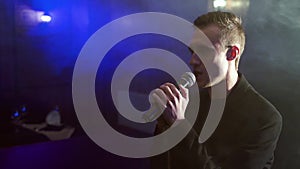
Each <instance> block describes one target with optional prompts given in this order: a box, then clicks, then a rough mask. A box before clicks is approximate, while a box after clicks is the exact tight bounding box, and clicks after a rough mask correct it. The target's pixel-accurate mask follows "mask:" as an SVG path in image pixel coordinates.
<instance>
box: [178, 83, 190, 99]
mask: <svg viewBox="0 0 300 169" xmlns="http://www.w3.org/2000/svg"><path fill="white" fill-rule="evenodd" d="M179 89H180V93H181V95H182V96H183V97H184V98H186V99H188V98H189V90H188V89H187V88H185V87H183V86H182V85H179Z"/></svg>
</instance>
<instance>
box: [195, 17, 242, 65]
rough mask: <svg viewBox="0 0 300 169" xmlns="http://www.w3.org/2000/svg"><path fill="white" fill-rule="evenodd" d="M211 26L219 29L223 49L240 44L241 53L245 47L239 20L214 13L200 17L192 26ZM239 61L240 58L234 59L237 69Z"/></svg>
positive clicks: (200, 27)
mask: <svg viewBox="0 0 300 169" xmlns="http://www.w3.org/2000/svg"><path fill="white" fill-rule="evenodd" d="M212 24H214V25H217V26H218V27H219V28H220V34H221V39H220V41H221V43H222V46H223V47H227V46H231V45H232V44H240V54H242V53H243V51H244V47H245V31H244V28H243V26H242V20H241V18H239V17H237V16H236V15H234V14H233V13H230V12H221V11H216V12H209V13H207V14H205V15H201V16H199V17H198V18H197V19H196V20H195V21H194V25H195V26H196V27H198V28H199V29H202V28H204V27H206V26H209V25H212ZM239 60H240V57H238V58H237V59H236V63H235V65H236V68H238V64H239Z"/></svg>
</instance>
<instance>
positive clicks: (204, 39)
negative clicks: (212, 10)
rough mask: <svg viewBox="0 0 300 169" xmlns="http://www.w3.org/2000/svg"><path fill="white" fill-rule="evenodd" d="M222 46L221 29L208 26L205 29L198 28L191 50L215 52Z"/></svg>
mask: <svg viewBox="0 0 300 169" xmlns="http://www.w3.org/2000/svg"><path fill="white" fill-rule="evenodd" d="M219 45H220V29H219V27H218V26H216V25H208V26H206V27H204V28H201V29H198V28H196V30H195V32H194V35H193V39H192V41H191V44H190V48H192V49H193V50H194V51H195V50H196V49H199V50H201V51H203V49H210V50H215V49H216V48H217V47H218V46H219Z"/></svg>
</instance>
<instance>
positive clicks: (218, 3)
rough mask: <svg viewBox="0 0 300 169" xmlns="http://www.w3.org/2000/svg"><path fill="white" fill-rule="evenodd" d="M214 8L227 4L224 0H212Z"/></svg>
mask: <svg viewBox="0 0 300 169" xmlns="http://www.w3.org/2000/svg"><path fill="white" fill-rule="evenodd" d="M213 5H214V8H224V7H225V6H226V5H227V2H226V0H214V2H213Z"/></svg>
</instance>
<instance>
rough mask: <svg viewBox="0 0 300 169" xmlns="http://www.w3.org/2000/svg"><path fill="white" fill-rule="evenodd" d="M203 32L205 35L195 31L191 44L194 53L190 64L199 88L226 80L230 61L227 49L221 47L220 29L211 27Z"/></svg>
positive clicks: (207, 27) (214, 26)
mask: <svg viewBox="0 0 300 169" xmlns="http://www.w3.org/2000/svg"><path fill="white" fill-rule="evenodd" d="M201 31H202V32H203V33H204V34H203V33H201V32H200V31H195V34H194V37H193V40H192V43H191V49H192V51H193V52H192V57H191V60H190V64H191V66H192V69H193V73H194V74H195V76H196V81H197V83H198V85H199V87H203V88H205V87H211V86H214V85H216V84H218V83H219V82H221V81H222V80H224V79H225V78H226V74H227V70H228V61H227V59H226V49H225V48H223V47H222V46H221V42H220V30H219V28H218V27H217V26H216V25H209V26H206V27H205V28H203V29H201ZM205 36H206V37H205ZM207 38H208V39H207ZM197 54H199V56H200V57H199V56H198V55H197ZM208 72H209V74H208Z"/></svg>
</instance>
